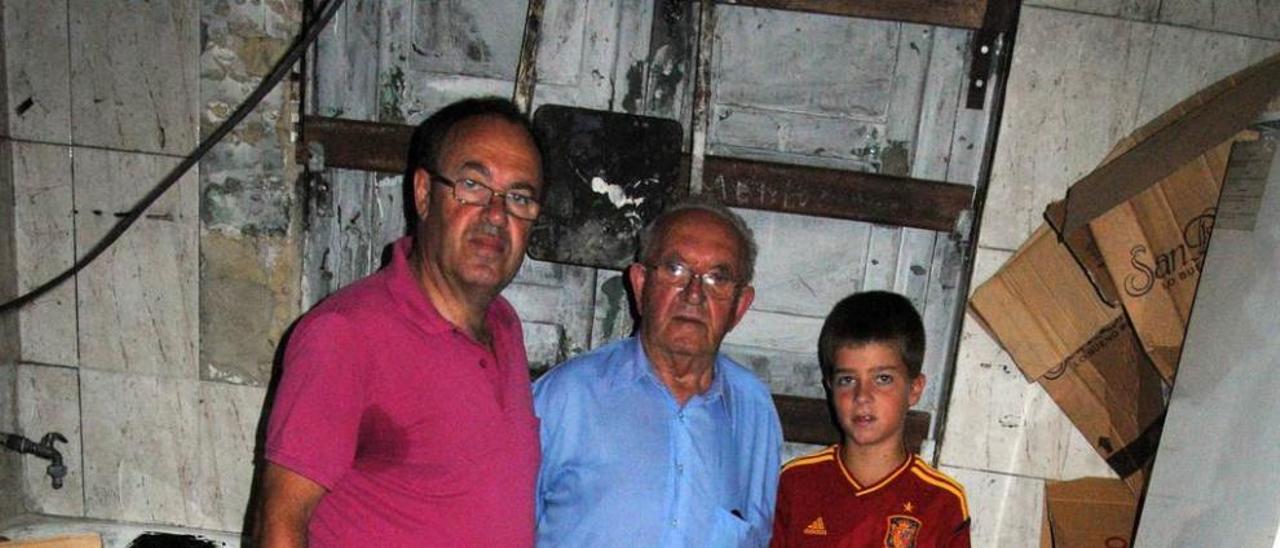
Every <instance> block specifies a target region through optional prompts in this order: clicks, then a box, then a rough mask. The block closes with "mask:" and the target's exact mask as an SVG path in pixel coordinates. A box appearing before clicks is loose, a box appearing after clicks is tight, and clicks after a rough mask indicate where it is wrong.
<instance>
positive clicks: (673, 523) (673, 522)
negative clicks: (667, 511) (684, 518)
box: [671, 519, 677, 528]
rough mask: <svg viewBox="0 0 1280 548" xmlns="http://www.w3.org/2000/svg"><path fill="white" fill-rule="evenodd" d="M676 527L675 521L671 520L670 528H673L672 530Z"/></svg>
mask: <svg viewBox="0 0 1280 548" xmlns="http://www.w3.org/2000/svg"><path fill="white" fill-rule="evenodd" d="M676 525H677V523H676V520H675V519H672V520H671V527H673V528H674V527H675V526H676Z"/></svg>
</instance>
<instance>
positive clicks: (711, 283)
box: [644, 261, 739, 300]
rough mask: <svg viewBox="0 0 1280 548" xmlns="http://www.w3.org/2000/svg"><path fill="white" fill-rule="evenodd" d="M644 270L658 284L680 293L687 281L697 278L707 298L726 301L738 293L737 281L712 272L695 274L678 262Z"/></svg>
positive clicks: (647, 266) (647, 267)
mask: <svg viewBox="0 0 1280 548" xmlns="http://www.w3.org/2000/svg"><path fill="white" fill-rule="evenodd" d="M644 267H645V269H647V270H649V271H651V272H654V273H655V275H656V276H655V277H656V278H657V280H658V283H661V284H662V285H669V286H672V287H678V288H680V289H681V290H682V291H683V290H684V289H685V288H687V287H689V281H690V280H692V279H694V278H697V279H698V281H699V283H701V284H702V292H703V293H705V294H706V295H707V296H708V297H711V298H713V299H716V300H727V299H730V298H732V297H733V296H734V294H735V293H737V291H738V287H739V285H738V280H735V279H733V277H731V276H729V275H727V274H724V273H723V272H717V271H715V270H712V271H710V272H703V273H702V274H695V273H694V272H693V269H692V268H689V265H687V264H684V263H682V262H679V261H667V262H664V263H659V264H655V265H651V264H647V265H644Z"/></svg>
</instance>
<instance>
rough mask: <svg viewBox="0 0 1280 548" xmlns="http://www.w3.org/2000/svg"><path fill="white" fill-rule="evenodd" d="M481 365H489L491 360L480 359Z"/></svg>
mask: <svg viewBox="0 0 1280 548" xmlns="http://www.w3.org/2000/svg"><path fill="white" fill-rule="evenodd" d="M480 367H489V360H480Z"/></svg>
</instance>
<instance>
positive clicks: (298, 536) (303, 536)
mask: <svg viewBox="0 0 1280 548" xmlns="http://www.w3.org/2000/svg"><path fill="white" fill-rule="evenodd" d="M326 492H327V491H325V488H324V487H323V486H321V485H320V484H318V483H316V482H314V481H311V480H309V479H307V478H306V477H305V476H302V475H301V474H298V473H297V472H294V471H292V470H290V469H288V468H285V467H283V466H279V465H276V464H275V463H271V462H268V463H267V468H266V470H265V471H264V472H263V474H262V505H261V506H260V507H259V509H258V519H257V520H256V521H257V523H258V531H257V535H255V536H256V537H257V538H258V544H257V545H258V546H259V547H260V548H274V547H295V546H296V547H302V546H306V545H307V523H308V522H309V521H311V512H312V511H313V510H315V508H316V504H317V503H319V502H320V498H321V497H323V496H324V495H325V493H326Z"/></svg>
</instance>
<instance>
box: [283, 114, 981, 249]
mask: <svg viewBox="0 0 1280 548" xmlns="http://www.w3.org/2000/svg"><path fill="white" fill-rule="evenodd" d="M302 132H303V133H302V136H303V142H304V146H303V147H301V148H300V150H302V151H308V150H311V149H312V148H313V145H318V147H316V148H318V149H319V150H321V151H323V154H324V165H325V166H326V167H331V168H344V169H359V170H365V171H379V172H383V173H401V172H403V171H404V166H405V161H406V160H405V155H406V154H407V152H408V148H409V139H410V137H411V136H412V134H413V127H412V126H406V125H401V124H382V123H375V122H361V121H356V120H343V119H339V118H325V117H320V116H307V117H305V118H303V129H302ZM304 161H305V159H304ZM682 173H686V174H687V173H688V170H682ZM703 193H704V194H710V195H712V196H715V197H717V198H718V199H720V200H721V201H722V202H723V203H725V204H726V205H729V206H733V207H743V208H748V209H760V210H765V211H778V212H783V213H797V214H801V215H810V216H815V217H828V218H836V219H850V220H856V221H867V222H873V223H883V224H889V225H896V226H909V227H915V228H926V229H930V230H937V231H941V232H949V231H951V230H952V229H954V227H955V223H956V219H957V218H958V217H959V215H960V213H961V212H962V211H964V210H965V209H967V208H968V207H969V206H970V202H971V201H972V199H973V188H972V187H969V186H965V185H957V184H951V183H941V182H937V181H925V180H921V179H910V178H907V177H894V176H890V175H880V174H877V173H862V172H855V171H841V170H838V169H824V168H815V167H805V166H795V165H787V164H777V163H772V162H757V161H751V160H739V159H735V158H725V157H720V156H707V157H706V162H705V163H704V172H703Z"/></svg>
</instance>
